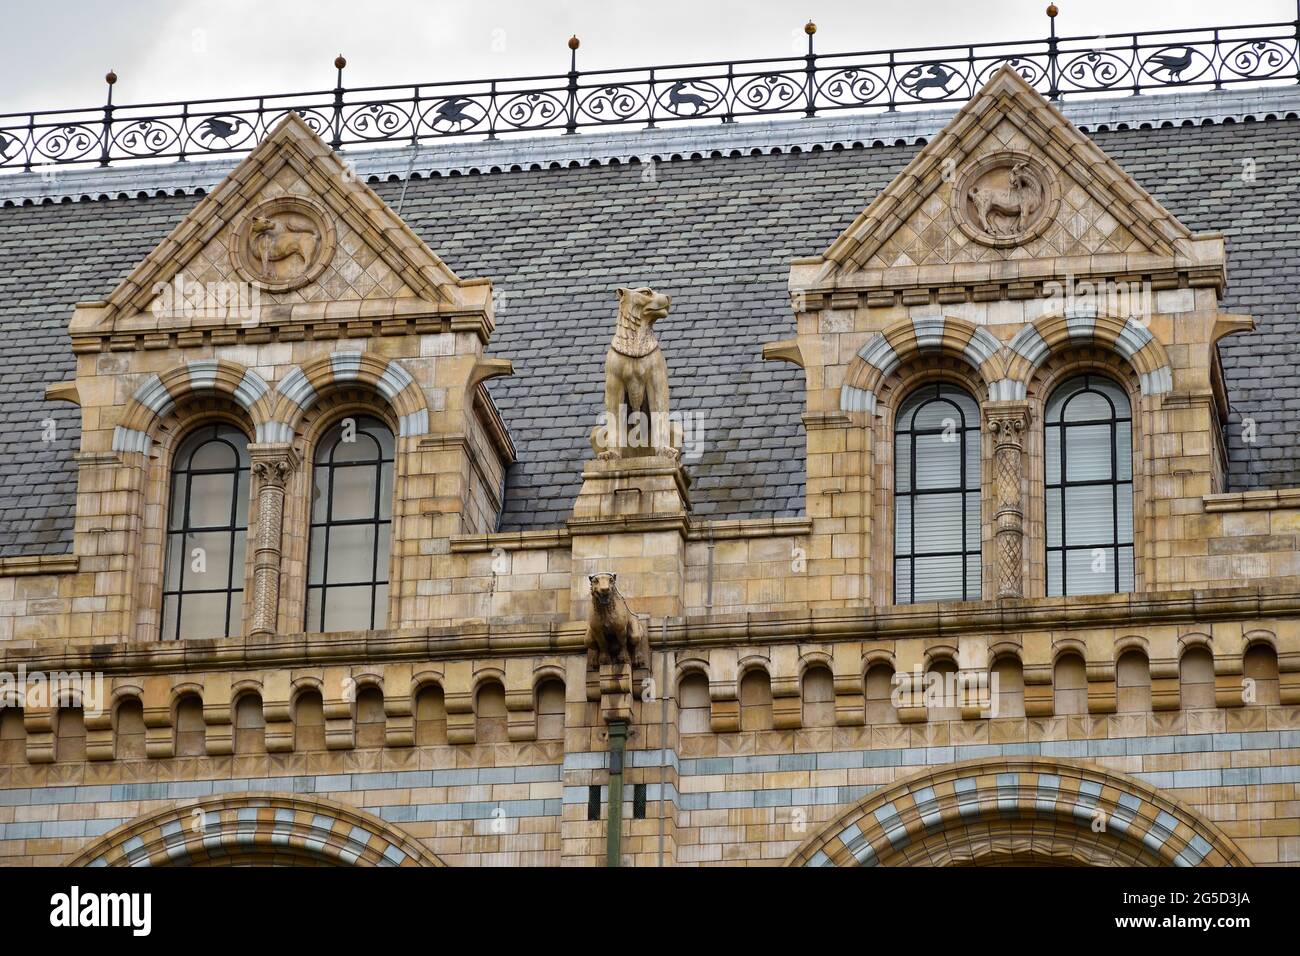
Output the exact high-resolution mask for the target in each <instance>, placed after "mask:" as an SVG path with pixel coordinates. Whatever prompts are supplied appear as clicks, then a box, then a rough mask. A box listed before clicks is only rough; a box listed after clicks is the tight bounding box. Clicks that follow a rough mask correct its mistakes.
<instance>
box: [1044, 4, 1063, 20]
mask: <svg viewBox="0 0 1300 956" xmlns="http://www.w3.org/2000/svg"><path fill="white" fill-rule="evenodd" d="M1060 12H1061V11H1060V10H1058V9H1056V4H1054V3H1049V4H1048V5H1047V15H1048V16H1049V17H1051V18H1052V19H1053V20H1055V19H1056V15H1057V14H1058V13H1060Z"/></svg>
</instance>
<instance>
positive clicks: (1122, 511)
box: [1116, 484, 1133, 543]
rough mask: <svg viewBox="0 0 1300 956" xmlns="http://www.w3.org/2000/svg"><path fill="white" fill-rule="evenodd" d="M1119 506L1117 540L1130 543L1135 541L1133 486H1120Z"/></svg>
mask: <svg viewBox="0 0 1300 956" xmlns="http://www.w3.org/2000/svg"><path fill="white" fill-rule="evenodd" d="M1116 504H1117V505H1118V506H1119V508H1118V510H1119V534H1118V535H1117V536H1116V540H1118V541H1121V542H1124V543H1128V542H1131V541H1132V540H1133V486H1132V485H1127V484H1125V485H1120V486H1119V487H1118V489H1117V501H1116Z"/></svg>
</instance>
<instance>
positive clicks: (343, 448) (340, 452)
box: [334, 419, 379, 464]
mask: <svg viewBox="0 0 1300 956" xmlns="http://www.w3.org/2000/svg"><path fill="white" fill-rule="evenodd" d="M354 420H355V419H354ZM344 421H347V419H344ZM363 421H364V420H363ZM349 437H351V439H352V440H351V441H348V440H347V439H348V438H349ZM378 460H379V445H378V443H377V442H376V441H375V440H374V439H373V438H371V437H370V436H369V435H368V434H366V433H365V432H363V431H362V430H361V423H360V422H358V425H357V429H356V431H355V432H354V431H352V430H350V429H345V428H339V430H338V433H337V436H336V438H335V444H334V463H335V464H339V463H340V462H348V461H378Z"/></svg>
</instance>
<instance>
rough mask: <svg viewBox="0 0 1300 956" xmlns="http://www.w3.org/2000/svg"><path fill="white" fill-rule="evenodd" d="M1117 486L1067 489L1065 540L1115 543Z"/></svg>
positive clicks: (1085, 542)
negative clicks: (1115, 487)
mask: <svg viewBox="0 0 1300 956" xmlns="http://www.w3.org/2000/svg"><path fill="white" fill-rule="evenodd" d="M1114 507H1115V489H1114V486H1113V485H1108V484H1107V485H1081V486H1079V487H1076V488H1066V489H1065V514H1066V526H1065V543H1066V544H1067V545H1079V544H1112V543H1114V540H1115V514H1114Z"/></svg>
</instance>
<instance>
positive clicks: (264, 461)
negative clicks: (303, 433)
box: [248, 444, 298, 490]
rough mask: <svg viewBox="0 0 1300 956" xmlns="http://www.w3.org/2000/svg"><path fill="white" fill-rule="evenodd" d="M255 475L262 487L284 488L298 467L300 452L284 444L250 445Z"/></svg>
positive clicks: (249, 452)
mask: <svg viewBox="0 0 1300 956" xmlns="http://www.w3.org/2000/svg"><path fill="white" fill-rule="evenodd" d="M248 455H249V458H250V459H251V460H252V472H253V477H254V478H256V479H257V480H258V482H259V483H260V485H261V487H266V486H267V485H270V486H271V487H273V488H279V489H280V490H283V489H284V486H285V482H287V481H288V480H289V476H290V475H292V474H293V473H294V471H295V470H297V468H298V453H297V452H295V451H294V450H293V449H292V448H291V447H289V446H288V445H284V444H264V445H249V446H248Z"/></svg>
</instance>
